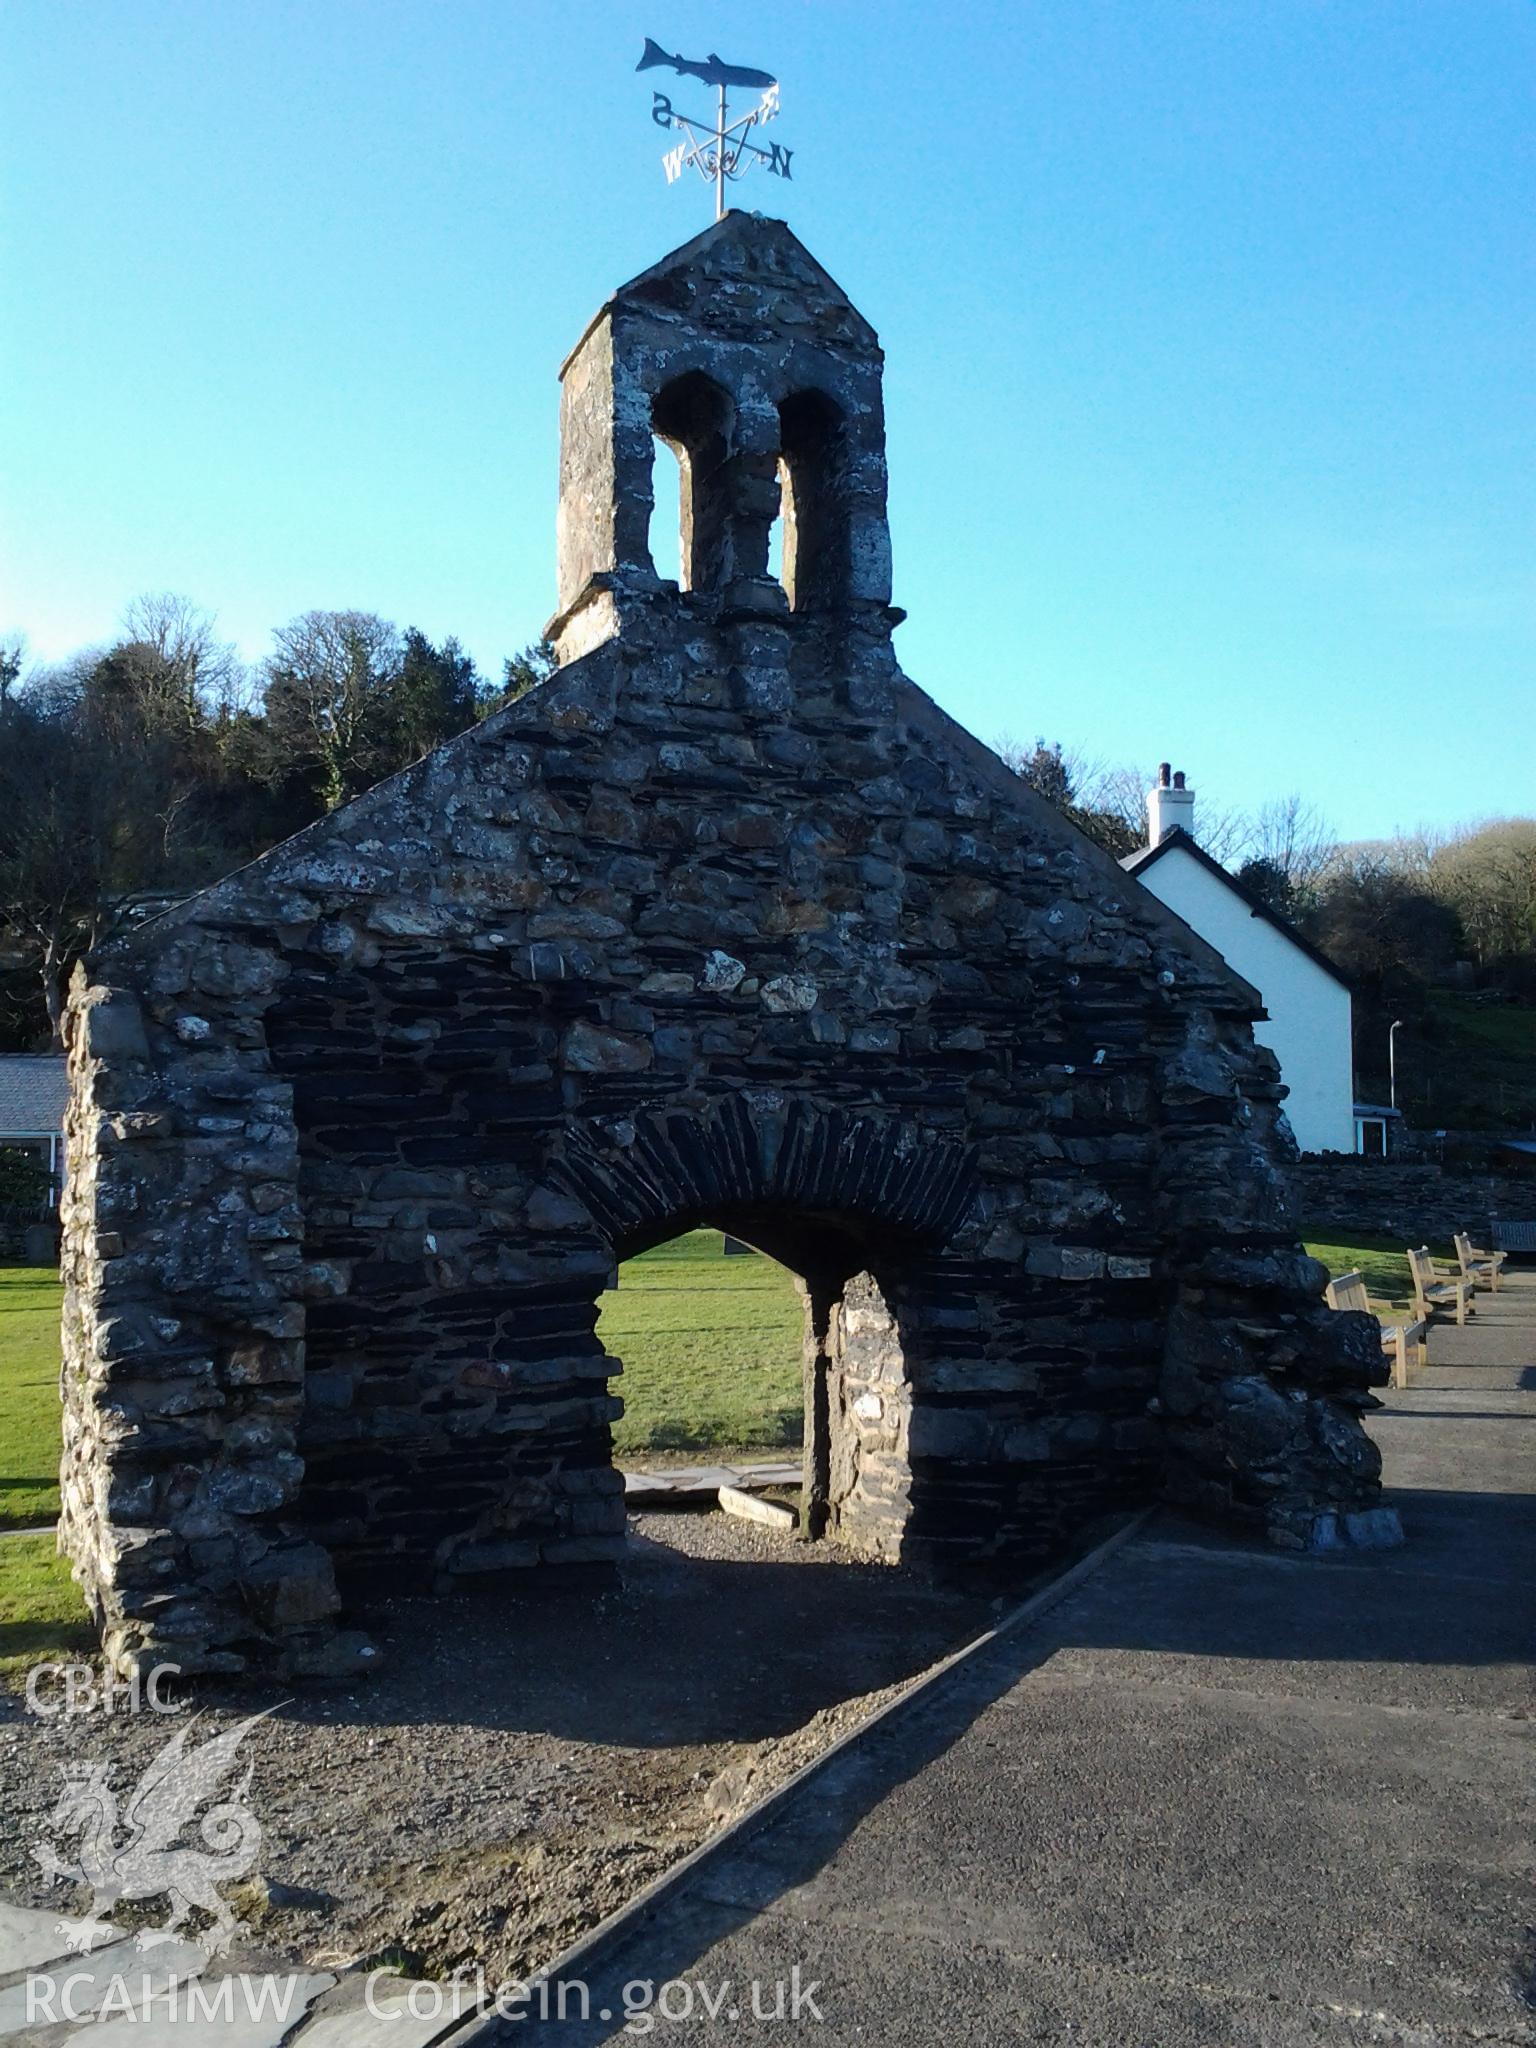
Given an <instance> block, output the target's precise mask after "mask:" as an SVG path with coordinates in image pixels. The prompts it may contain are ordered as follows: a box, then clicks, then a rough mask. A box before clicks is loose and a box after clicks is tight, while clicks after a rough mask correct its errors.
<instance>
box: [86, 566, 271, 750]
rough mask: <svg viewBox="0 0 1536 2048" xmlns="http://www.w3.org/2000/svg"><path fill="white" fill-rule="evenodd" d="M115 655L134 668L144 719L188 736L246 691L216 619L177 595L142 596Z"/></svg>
mask: <svg viewBox="0 0 1536 2048" xmlns="http://www.w3.org/2000/svg"><path fill="white" fill-rule="evenodd" d="M113 651H114V653H116V654H117V655H118V656H119V657H120V658H126V659H127V660H129V661H130V662H131V664H132V667H133V669H134V671H135V676H136V680H137V682H138V686H139V692H140V696H141V701H142V704H143V710H144V714H145V715H146V716H147V717H149V718H150V719H152V720H153V721H155V722H157V723H161V724H164V725H174V726H176V727H179V728H180V730H181V731H183V732H184V733H192V732H197V731H200V730H201V729H202V727H203V725H204V723H205V720H206V717H207V715H208V714H209V713H210V712H213V713H217V712H219V711H220V710H222V709H223V708H224V707H225V706H226V705H228V704H230V703H231V702H232V701H233V700H235V699H237V698H239V697H240V695H241V694H242V691H243V689H244V685H245V677H244V670H243V667H242V664H241V663H240V661H239V660H238V658H237V657H236V654H235V650H234V648H233V647H232V646H231V645H230V644H229V643H228V642H227V641H223V640H220V639H219V638H218V637H217V635H216V633H215V631H214V621H213V619H212V617H211V616H210V615H209V614H208V613H207V612H205V611H203V610H202V609H201V608H200V607H199V606H197V605H195V604H193V602H192V600H191V599H190V598H186V597H178V596H177V595H176V594H175V592H174V591H168V590H163V591H158V592H151V593H148V594H146V595H144V596H142V597H136V598H135V599H134V600H133V602H132V603H131V604H130V605H129V606H128V608H127V610H126V611H125V612H124V613H123V641H122V643H121V645H120V646H119V647H118V648H116V649H114V650H113Z"/></svg>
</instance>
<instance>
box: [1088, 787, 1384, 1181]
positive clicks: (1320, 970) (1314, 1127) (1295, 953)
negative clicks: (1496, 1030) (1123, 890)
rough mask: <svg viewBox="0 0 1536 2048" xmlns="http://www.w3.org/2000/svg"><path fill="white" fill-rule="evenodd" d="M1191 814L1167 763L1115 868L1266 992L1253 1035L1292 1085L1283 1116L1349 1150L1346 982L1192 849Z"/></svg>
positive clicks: (1313, 1141) (1318, 1141)
mask: <svg viewBox="0 0 1536 2048" xmlns="http://www.w3.org/2000/svg"><path fill="white" fill-rule="evenodd" d="M1194 813H1195V793H1194V791H1193V790H1192V789H1190V788H1188V787H1187V786H1186V784H1185V781H1184V777H1183V775H1181V774H1180V775H1170V773H1169V770H1168V768H1167V766H1166V764H1165V765H1164V766H1163V767H1162V768H1161V769H1160V770H1159V771H1158V783H1157V787H1156V788H1155V789H1154V790H1152V791H1151V792H1150V794H1149V795H1148V797H1147V822H1148V844H1147V845H1146V846H1144V847H1142V848H1141V850H1140V851H1139V852H1137V853H1132V854H1128V855H1127V856H1126V858H1125V859H1124V860H1123V861H1122V862H1121V866H1122V867H1123V868H1124V869H1125V870H1126V872H1127V874H1132V875H1134V876H1135V877H1136V879H1137V881H1138V882H1140V883H1141V885H1142V887H1143V888H1144V889H1150V890H1151V892H1152V894H1153V895H1154V896H1156V897H1157V899H1158V901H1159V902H1161V903H1165V904H1167V906H1168V908H1169V909H1170V910H1171V911H1173V912H1174V913H1175V914H1176V915H1177V916H1179V917H1182V918H1183V920H1184V922H1185V923H1186V924H1187V925H1188V926H1189V927H1190V928H1191V930H1192V931H1195V932H1198V933H1199V935H1200V937H1201V938H1202V939H1204V940H1205V942H1206V944H1207V945H1209V946H1214V947H1215V948H1216V950H1217V952H1218V953H1220V954H1221V956H1222V958H1223V959H1224V960H1225V961H1226V962H1227V963H1228V965H1229V966H1231V967H1233V968H1234V969H1235V970H1236V971H1237V973H1239V974H1240V975H1241V976H1242V977H1243V979H1244V981H1246V982H1250V983H1251V984H1252V985H1253V987H1254V988H1256V989H1257V990H1258V991H1259V994H1260V995H1261V996H1262V997H1263V998H1264V1007H1265V1009H1266V1010H1268V1012H1269V1016H1268V1019H1267V1021H1266V1022H1264V1023H1262V1024H1256V1025H1255V1026H1254V1033H1253V1035H1254V1037H1255V1038H1257V1039H1258V1040H1259V1042H1260V1044H1261V1045H1267V1046H1269V1048H1270V1049H1271V1051H1273V1052H1274V1053H1275V1055H1276V1057H1277V1058H1278V1059H1279V1061H1280V1072H1281V1077H1282V1079H1283V1080H1284V1082H1285V1085H1286V1087H1287V1088H1288V1089H1289V1090H1290V1094H1289V1095H1288V1096H1287V1098H1286V1102H1285V1113H1286V1115H1287V1116H1288V1117H1289V1118H1290V1123H1291V1129H1292V1130H1293V1131H1294V1132H1295V1134H1296V1142H1297V1144H1298V1145H1299V1146H1300V1147H1301V1149H1302V1151H1303V1152H1353V1151H1354V1150H1355V1143H1356V1139H1355V1105H1354V1047H1353V1040H1352V1036H1351V1030H1352V1020H1351V1009H1350V994H1349V985H1348V983H1347V982H1346V981H1345V980H1344V978H1343V976H1342V975H1341V974H1340V973H1339V971H1338V969H1337V968H1335V967H1333V966H1332V965H1331V964H1330V963H1329V962H1328V961H1327V960H1326V959H1325V958H1324V957H1323V955H1322V954H1321V953H1320V952H1319V951H1318V950H1317V948H1316V947H1315V946H1313V945H1311V944H1310V943H1309V942H1308V941H1307V940H1306V939H1304V938H1303V937H1302V936H1301V934H1300V933H1299V932H1298V931H1295V930H1294V929H1293V928H1292V927H1291V926H1290V925H1289V924H1287V923H1286V921H1285V919H1284V918H1283V917H1280V916H1278V915H1277V914H1276V913H1275V912H1274V911H1272V910H1270V909H1269V908H1268V906H1267V905H1265V904H1263V903H1261V902H1260V901H1259V900H1258V898H1257V897H1255V896H1252V895H1250V894H1249V892H1248V891H1247V890H1246V889H1245V888H1244V887H1243V886H1242V884H1241V883H1240V882H1239V881H1238V880H1237V879H1236V877H1235V876H1232V875H1229V874H1228V873H1227V871H1226V869H1225V868H1224V867H1223V866H1222V865H1221V863H1220V862H1219V861H1216V860H1213V859H1212V858H1211V856H1210V855H1209V854H1208V853H1206V852H1205V851H1204V850H1203V849H1202V848H1201V847H1200V845H1199V844H1198V843H1197V841H1196V839H1195V835H1194Z"/></svg>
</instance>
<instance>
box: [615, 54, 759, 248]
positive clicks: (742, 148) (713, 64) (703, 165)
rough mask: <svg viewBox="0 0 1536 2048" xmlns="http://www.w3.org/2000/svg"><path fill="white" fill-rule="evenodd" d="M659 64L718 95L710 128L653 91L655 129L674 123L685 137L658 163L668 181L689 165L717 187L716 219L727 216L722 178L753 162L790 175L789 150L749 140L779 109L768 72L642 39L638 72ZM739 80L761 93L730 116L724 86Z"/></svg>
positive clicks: (734, 175)
mask: <svg viewBox="0 0 1536 2048" xmlns="http://www.w3.org/2000/svg"><path fill="white" fill-rule="evenodd" d="M658 64H666V65H668V66H670V68H671V69H672V70H673V71H675V72H676V73H677V74H678V76H679V77H680V78H697V79H699V80H700V81H701V82H702V83H703V84H704V85H712V86H714V87H715V89H716V92H717V93H718V95H719V97H718V99H717V101H716V105H715V122H714V126H713V127H708V126H706V124H705V123H704V122H703V121H697V120H692V119H690V117H689V116H688V115H687V114H680V113H678V111H677V109H676V108H675V107H674V106H673V104H672V102H671V100H669V99H668V98H667V95H666V94H665V93H664V92H658V93H653V94H652V96H651V119H652V120H653V121H654V122H655V123H656V125H657V127H658V128H678V129H681V131H682V133H683V134H684V135H685V136H686V137H687V138H688V139H687V141H686V142H680V143H678V145H677V146H676V148H675V149H669V150H668V151H667V153H666V155H665V156H664V157H663V158H662V160H661V167H662V169H663V170H664V171H665V172H666V174H667V183H668V184H669V185H675V184H676V183H677V181H678V179H679V178H680V177H681V176H682V175H683V173H684V171H686V170H687V168H688V166H689V165H690V164H691V165H692V166H693V168H694V169H695V170H696V171H697V172H698V174H699V176H700V177H701V178H704V179H706V180H707V181H708V183H710V184H711V185H713V186H714V188H715V219H716V220H723V219H724V218H725V181H726V179H727V178H739V177H740V176H741V175H742V173H743V172H744V171H747V170H750V169H751V167H752V165H753V164H754V163H760V164H761V165H762V166H763V168H764V169H765V170H769V171H771V172H772V173H773V175H774V176H775V177H776V178H787V177H788V176H789V160H790V158H791V157H792V156H793V155H794V151H793V150H789V149H784V148H782V147H781V146H780V144H778V143H777V142H770V143H769V144H768V146H767V148H766V149H765V148H764V147H763V145H762V144H761V143H760V142H752V141H749V139H748V138H749V136H750V135H751V132H752V130H753V129H754V128H760V127H761V126H762V125H763V123H764V122H765V121H771V120H773V119H774V118H775V116H776V115H777V114H778V111H779V81H778V80H777V79H776V78H775V77H774V76H773V74H772V72H769V71H754V70H753V69H752V68H751V66H750V65H747V64H726V63H723V62H722V61H721V59H720V58H718V57H716V56H714V55H713V54H711V55H710V56H708V57H706V58H703V59H702V60H700V59H696V58H692V57H669V56H668V55H667V53H666V51H665V50H664V49H662V47H661V45H660V44H659V43H655V42H652V40H651V38H650V37H649V36H647V37H646V39H645V49H644V51H643V52H642V53H641V57H640V62H639V63H638V64H637V65H636V66H635V69H636V70H637V71H651V70H654V69H655V67H656V66H657V65H658ZM733 85H740V86H746V87H748V88H752V89H756V90H760V91H761V93H762V95H763V96H762V98H761V99H760V100H759V101H758V103H757V105H756V106H755V107H754V108H753V109H752V111H751V113H750V114H742V115H740V116H739V117H738V118H737V119H736V120H734V121H730V120H728V119H727V118H726V117H727V114H728V111H729V110H728V108H727V106H726V103H725V94H726V88H727V87H728V86H733Z"/></svg>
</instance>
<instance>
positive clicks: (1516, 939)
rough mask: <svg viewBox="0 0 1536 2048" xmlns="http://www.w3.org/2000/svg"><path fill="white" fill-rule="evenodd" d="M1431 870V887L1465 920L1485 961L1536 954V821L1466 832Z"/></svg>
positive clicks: (1503, 822)
mask: <svg viewBox="0 0 1536 2048" xmlns="http://www.w3.org/2000/svg"><path fill="white" fill-rule="evenodd" d="M1425 866H1426V875H1427V883H1428V887H1429V888H1430V890H1431V892H1432V893H1433V894H1434V895H1435V896H1436V897H1437V898H1438V899H1439V900H1440V901H1441V902H1442V903H1447V904H1449V905H1450V906H1451V907H1452V908H1453V909H1454V910H1455V911H1456V912H1457V914H1458V915H1459V916H1460V918H1461V922H1462V926H1463V929H1464V930H1465V932H1466V935H1467V939H1468V942H1469V944H1470V946H1471V949H1472V952H1473V954H1474V956H1475V957H1476V958H1477V959H1478V960H1479V961H1482V962H1485V963H1486V962H1488V961H1491V960H1496V959H1500V958H1503V957H1505V956H1507V955H1510V954H1515V953H1524V952H1530V951H1532V950H1536V818H1497V819H1493V820H1491V821H1490V822H1489V823H1488V824H1486V825H1479V826H1476V827H1474V828H1473V829H1471V830H1469V831H1464V832H1460V833H1458V834H1456V836H1455V837H1454V838H1450V839H1447V840H1445V841H1443V842H1442V843H1441V844H1440V845H1439V846H1437V847H1436V848H1434V850H1433V851H1432V852H1431V853H1430V855H1429V858H1428V860H1427V862H1426V864H1425Z"/></svg>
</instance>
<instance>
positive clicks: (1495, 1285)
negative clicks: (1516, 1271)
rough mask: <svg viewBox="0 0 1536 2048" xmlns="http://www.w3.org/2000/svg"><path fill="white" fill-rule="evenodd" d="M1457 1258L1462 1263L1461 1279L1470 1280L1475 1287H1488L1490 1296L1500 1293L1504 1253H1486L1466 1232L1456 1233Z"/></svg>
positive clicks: (1459, 1231)
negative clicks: (1500, 1275) (1500, 1271)
mask: <svg viewBox="0 0 1536 2048" xmlns="http://www.w3.org/2000/svg"><path fill="white" fill-rule="evenodd" d="M1456 1257H1457V1259H1458V1260H1459V1261H1460V1263H1461V1277H1462V1279H1463V1280H1470V1281H1471V1283H1472V1285H1473V1287H1474V1288H1476V1287H1486V1288H1487V1289H1488V1291H1489V1293H1490V1294H1497V1293H1498V1291H1499V1268H1500V1267H1501V1266H1502V1265H1503V1263H1504V1254H1503V1252H1485V1251H1484V1250H1483V1249H1482V1248H1481V1247H1480V1246H1479V1245H1475V1244H1474V1243H1473V1242H1472V1240H1471V1238H1470V1237H1468V1235H1467V1233H1466V1232H1465V1231H1464V1230H1458V1231H1457V1233H1456Z"/></svg>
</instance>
